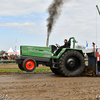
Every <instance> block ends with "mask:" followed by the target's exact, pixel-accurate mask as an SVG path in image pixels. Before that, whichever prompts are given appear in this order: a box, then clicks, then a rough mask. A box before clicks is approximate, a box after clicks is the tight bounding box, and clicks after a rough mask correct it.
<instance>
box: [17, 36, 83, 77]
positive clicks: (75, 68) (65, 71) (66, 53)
mask: <svg viewBox="0 0 100 100" xmlns="http://www.w3.org/2000/svg"><path fill="white" fill-rule="evenodd" d="M72 41H73V48H62V49H59V48H58V46H59V45H58V44H56V45H50V46H49V47H38V46H20V53H21V55H20V57H19V58H18V59H16V63H18V67H19V68H20V69H21V70H24V71H26V72H32V71H34V70H35V68H36V67H37V66H38V65H39V64H42V65H45V66H49V67H50V69H51V71H52V72H53V73H55V74H59V75H61V76H65V77H66V76H69V77H73V76H79V75H81V74H82V72H83V71H84V69H85V60H84V53H83V51H82V50H79V49H75V43H76V40H75V38H74V37H71V38H70V39H69V40H68V42H70V44H71V42H72Z"/></svg>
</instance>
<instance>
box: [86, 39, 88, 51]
mask: <svg viewBox="0 0 100 100" xmlns="http://www.w3.org/2000/svg"><path fill="white" fill-rule="evenodd" d="M87 47H88V43H87V41H86V50H87Z"/></svg>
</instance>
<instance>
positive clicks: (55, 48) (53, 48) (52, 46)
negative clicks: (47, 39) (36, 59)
mask: <svg viewBox="0 0 100 100" xmlns="http://www.w3.org/2000/svg"><path fill="white" fill-rule="evenodd" d="M49 47H51V50H52V51H51V52H52V53H54V51H55V50H57V47H56V46H55V45H50V46H49Z"/></svg>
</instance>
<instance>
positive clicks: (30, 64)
mask: <svg viewBox="0 0 100 100" xmlns="http://www.w3.org/2000/svg"><path fill="white" fill-rule="evenodd" d="M23 68H24V70H25V71H26V72H32V71H33V70H35V68H36V61H35V60H34V59H32V58H27V59H25V60H24V62H23Z"/></svg>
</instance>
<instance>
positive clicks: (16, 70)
mask: <svg viewBox="0 0 100 100" xmlns="http://www.w3.org/2000/svg"><path fill="white" fill-rule="evenodd" d="M34 71H35V72H39V71H50V68H37V69H35V70H34ZM0 72H24V71H22V70H20V69H0Z"/></svg>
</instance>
